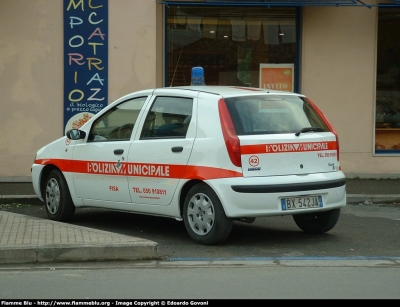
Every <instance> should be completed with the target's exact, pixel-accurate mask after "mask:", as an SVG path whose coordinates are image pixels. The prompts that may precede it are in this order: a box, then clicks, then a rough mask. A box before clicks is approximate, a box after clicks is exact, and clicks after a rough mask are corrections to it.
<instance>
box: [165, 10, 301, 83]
mask: <svg viewBox="0 0 400 307" xmlns="http://www.w3.org/2000/svg"><path fill="white" fill-rule="evenodd" d="M167 17H168V18H167V20H168V27H167V42H168V46H167V80H166V85H167V86H182V85H190V77H191V68H192V67H195V66H202V67H203V68H204V73H205V83H206V84H207V85H239V86H251V87H259V78H260V77H259V76H260V63H276V64H279V63H286V64H293V65H295V64H296V63H295V60H296V8H293V7H292V8H260V7H239V8H238V7H216V6H215V7H205V6H204V7H194V6H190V5H188V6H183V5H180V6H179V7H178V6H169V7H168V9H167Z"/></svg>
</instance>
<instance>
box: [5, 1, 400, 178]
mask: <svg viewBox="0 0 400 307" xmlns="http://www.w3.org/2000/svg"><path fill="white" fill-rule="evenodd" d="M369 1H370V2H368V3H366V2H364V1H363V2H361V1H354V2H353V1H351V0H337V1H334V0H332V1H331V0H320V1H318V0H315V1H309V0H301V1H300V0H283V1H268V0H265V1H262V0H259V1H256V0H253V1H235V0H227V1H222V0H220V1H216V0H202V1H199V0H197V1H190V0H186V1H163V0H119V1H107V0H2V1H0V81H1V82H0V89H1V91H0V93H1V96H0V105H1V112H0V131H2V136H1V137H0V181H29V180H30V167H31V164H32V162H33V160H34V158H35V153H36V151H37V150H38V149H39V148H40V147H42V146H43V145H45V144H47V143H49V142H51V141H53V140H54V139H56V138H58V137H61V136H62V135H63V134H64V132H65V130H66V129H68V128H69V127H70V126H71V125H74V124H76V123H77V122H79V121H82V120H83V119H84V118H90V116H92V115H93V114H95V113H96V112H97V111H98V110H99V109H100V108H102V107H103V106H104V105H105V104H108V103H111V102H112V101H114V100H115V99H117V98H118V97H120V96H122V95H125V94H127V93H129V92H132V91H136V90H140V89H145V88H151V87H161V86H175V85H189V84H190V71H191V68H192V67H193V66H202V67H203V68H204V71H205V82H206V84H214V85H238V86H252V87H264V88H276V89H283V90H290V91H296V92H299V93H303V94H305V95H307V96H309V97H310V98H311V99H312V100H313V101H314V102H315V103H316V104H317V105H318V106H319V107H320V108H321V109H322V111H323V112H324V113H325V114H326V115H327V116H328V118H329V119H330V121H331V123H332V124H333V126H334V127H335V129H336V131H337V132H338V134H339V141H340V161H341V165H342V169H343V171H344V173H345V174H346V175H347V177H349V178H354V177H360V178H399V177H400V113H399V112H400V75H399V68H400V37H399V36H400V32H399V31H398V29H399V28H400V3H399V2H396V1H394V0H393V1H386V2H385V3H381V2H377V1H376V0H369ZM79 27H80V29H79ZM90 27H92V28H90ZM75 29H76V30H77V31H78V32H77V33H74V32H73V30H75ZM79 31H80V32H79ZM85 31H89V32H87V33H86V32H85ZM79 47H81V48H83V47H85V48H86V49H83V50H84V51H83V52H88V53H90V55H88V54H86V55H85V54H84V55H83V56H82V53H83V52H80V51H79ZM78 51H79V52H78ZM88 63H89V64H88ZM74 65H75V67H76V69H75V68H74ZM78 67H79V68H82V69H84V70H85V71H82V72H80V71H79V70H78ZM82 80H83V81H82ZM79 82H82V86H87V85H88V86H89V85H90V86H89V88H88V89H87V90H86V91H89V92H90V93H87V92H85V89H80V88H79V89H78V88H77V86H78V84H79ZM76 106H80V107H82V106H86V107H88V106H90V108H87V109H85V108H81V109H79V110H77V109H78V108H76ZM81 111H82V112H81ZM86 111H87V113H86Z"/></svg>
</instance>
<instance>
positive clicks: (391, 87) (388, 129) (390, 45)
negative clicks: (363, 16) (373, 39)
mask: <svg viewBox="0 0 400 307" xmlns="http://www.w3.org/2000/svg"><path fill="white" fill-rule="evenodd" d="M398 16H400V8H379V17H378V55H377V78H376V80H377V83H376V108H375V113H376V117H375V118H376V119H375V153H376V154H400V74H399V67H400V33H399V31H397V30H396V29H399V28H400V18H399V17H398Z"/></svg>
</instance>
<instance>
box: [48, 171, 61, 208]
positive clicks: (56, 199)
mask: <svg viewBox="0 0 400 307" xmlns="http://www.w3.org/2000/svg"><path fill="white" fill-rule="evenodd" d="M46 207H47V209H48V210H49V212H50V213H51V214H56V213H57V211H58V208H59V207H60V186H59V185H58V182H57V180H55V179H54V178H51V179H50V180H49V182H48V183H47V186H46Z"/></svg>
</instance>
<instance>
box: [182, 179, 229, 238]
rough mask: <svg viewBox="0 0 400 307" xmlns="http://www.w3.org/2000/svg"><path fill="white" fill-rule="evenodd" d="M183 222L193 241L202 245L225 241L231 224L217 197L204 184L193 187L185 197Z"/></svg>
mask: <svg viewBox="0 0 400 307" xmlns="http://www.w3.org/2000/svg"><path fill="white" fill-rule="evenodd" d="M183 220H184V223H185V227H186V230H187V232H188V233H189V235H190V237H191V238H192V239H193V241H194V242H196V243H199V244H203V245H213V244H219V243H222V242H223V241H225V240H226V239H227V238H228V236H229V234H230V232H231V230H232V224H233V220H232V219H230V218H228V217H227V216H226V215H225V211H224V208H223V207H222V204H221V201H220V200H219V198H218V196H217V195H216V194H215V192H214V191H213V190H212V189H211V188H210V187H209V186H208V185H206V184H204V183H200V184H197V185H195V186H194V187H192V188H191V189H190V191H189V193H188V194H187V195H186V198H185V203H184V207H183Z"/></svg>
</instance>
